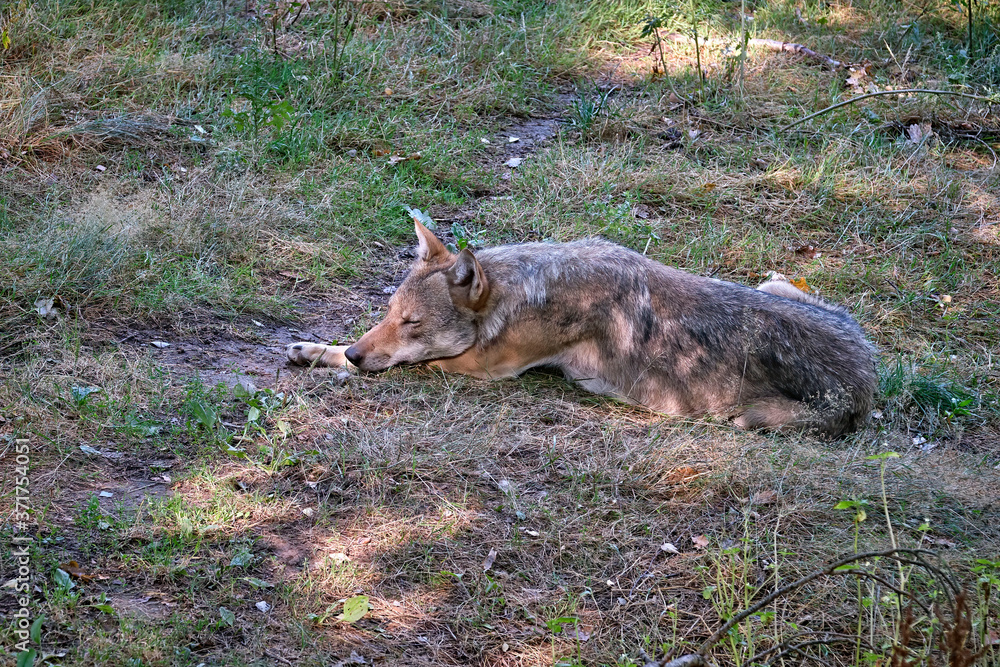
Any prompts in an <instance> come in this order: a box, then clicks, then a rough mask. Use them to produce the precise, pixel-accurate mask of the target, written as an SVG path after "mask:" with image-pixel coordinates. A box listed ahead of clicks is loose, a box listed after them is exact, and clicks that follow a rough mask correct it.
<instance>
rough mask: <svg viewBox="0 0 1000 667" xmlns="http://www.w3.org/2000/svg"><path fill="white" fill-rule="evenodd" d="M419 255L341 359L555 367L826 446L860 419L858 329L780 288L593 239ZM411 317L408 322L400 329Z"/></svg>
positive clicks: (653, 400)
mask: <svg viewBox="0 0 1000 667" xmlns="http://www.w3.org/2000/svg"><path fill="white" fill-rule="evenodd" d="M420 231H421V230H420V229H419V228H418V233H419V232H420ZM423 231H424V232H426V230H423ZM428 234H429V233H428ZM429 241H430V243H431V244H433V242H434V240H433V239H429ZM425 246H426V242H425V241H424V240H423V239H422V240H421V255H420V257H421V258H420V259H418V260H417V263H416V264H415V265H414V268H413V270H412V271H411V273H410V275H409V276H408V277H407V278H406V280H405V281H404V282H403V284H402V285H401V286H400V287H399V289H398V290H397V291H396V293H395V295H394V296H393V299H392V300H391V301H390V313H389V315H387V319H386V322H384V323H383V324H382V325H379V327H376V328H375V329H373V330H372V331H371V332H370V333H369V334H366V336H365V337H364V338H362V339H361V340H360V341H359V342H358V343H356V344H355V345H354V346H352V347H351V348H350V349H348V350H347V352H346V354H347V358H348V359H349V360H350V361H351V362H353V363H355V364H357V365H358V366H359V367H361V368H362V369H364V370H380V369H381V368H385V367H387V366H389V365H393V364H396V363H405V362H418V361H433V363H435V364H437V365H440V366H441V367H442V368H444V369H445V370H454V371H456V372H466V373H471V374H474V375H478V376H480V377H496V376H503V375H511V374H517V373H520V372H523V371H524V370H526V369H527V368H531V367H534V366H543V365H544V366H554V367H557V368H559V369H561V370H562V371H563V372H564V373H565V375H566V376H567V377H568V378H570V379H572V380H575V381H577V382H579V383H580V384H581V386H583V387H584V388H587V389H589V390H591V391H596V392H598V393H605V394H610V395H613V396H616V397H618V398H620V399H622V400H626V401H629V402H633V403H637V404H640V405H644V406H646V407H648V408H650V409H652V410H656V411H660V412H665V413H668V414H676V415H700V414H705V413H711V414H716V415H720V416H725V417H729V418H732V419H734V421H735V422H736V423H737V424H738V425H739V426H741V427H746V428H756V427H766V428H786V429H787V428H791V429H802V430H809V431H813V432H817V433H819V434H822V435H825V436H828V437H836V436H839V435H841V434H843V433H846V432H849V431H853V430H856V429H857V428H859V427H860V426H862V425H863V424H864V423H865V422H866V421H867V419H868V417H869V414H870V412H871V408H872V401H873V396H874V392H875V387H876V376H875V368H874V356H873V355H874V351H873V348H872V347H871V345H869V343H868V342H867V341H866V340H865V337H864V334H863V332H862V330H861V327H860V326H858V324H857V322H855V321H854V320H853V319H852V318H851V316H850V315H849V314H848V313H847V311H846V310H845V309H843V308H841V307H839V306H834V305H831V304H828V303H826V302H825V301H823V300H822V299H819V298H817V297H815V296H811V295H807V294H804V293H802V292H799V291H798V290H797V289H795V288H794V287H793V286H791V285H789V284H787V283H782V282H781V281H776V280H772V281H769V282H767V283H765V284H764V285H762V286H761V289H759V290H755V289H752V288H750V287H745V286H743V285H737V284H735V283H730V282H724V281H721V280H715V279H711V278H704V277H700V276H696V275H693V274H690V273H686V272H684V271H679V270H677V269H672V268H669V267H666V266H664V265H662V264H659V263H657V262H654V261H652V260H650V259H648V258H646V257H644V256H642V255H639V254H638V253H635V252H633V251H631V250H628V249H625V248H622V247H620V246H617V245H614V244H612V243H609V242H607V241H603V240H598V239H587V240H582V241H576V242H573V243H565V244H546V243H527V244H522V245H512V246H500V247H496V248H490V249H487V250H482V251H480V252H478V253H476V255H475V258H474V259H473V258H472V256H471V255H468V256H465V255H462V256H457V257H456V256H454V255H450V254H446V253H442V252H441V250H443V248H439V249H438V250H437V253H438V254H436V255H433V253H434V252H435V250H434V249H431V250H428V249H427V247H425ZM427 257H431V259H430V260H428V259H426V258H427ZM475 260H478V271H479V273H474V271H473V270H474V269H477V265H476V262H475ZM470 272H471V273H470ZM477 276H478V277H477ZM470 285H471V287H470ZM477 286H478V291H474V293H473V296H472V297H469V295H468V293H467V292H468V290H470V289H473V290H476V288H477ZM480 295H481V296H482V299H480ZM470 299H471V301H470ZM470 303H471V304H473V305H469V304H470ZM404 311H405V312H404ZM414 313H415V315H414ZM412 317H417V318H418V319H420V320H421V323H420V324H418V325H413V326H412V330H411V329H408V328H406V327H410V326H411V325H408V324H407V325H405V326H404V324H405V322H404V320H406V319H407V318H412ZM393 318H395V320H394V321H395V322H397V323H395V324H391V323H389V320H391V319H393ZM383 327H385V328H384V329H383V330H382V331H379V330H380V329H381V328H383ZM389 328H392V331H391V334H387V333H386V331H388V330H389ZM390 335H391V340H390V338H389V336H390ZM387 341H388V342H387ZM470 355H471V357H470ZM512 356H514V357H516V359H517V360H516V361H514V362H507V361H504V362H503V363H501V362H500V361H497V360H509V359H511V357H512ZM470 358H471V359H472V363H473V364H478V365H477V366H474V367H470V365H469V364H470V361H469V359H470ZM491 364H494V366H495V367H492V368H491ZM470 368H471V370H470Z"/></svg>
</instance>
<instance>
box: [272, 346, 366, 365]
mask: <svg viewBox="0 0 1000 667" xmlns="http://www.w3.org/2000/svg"><path fill="white" fill-rule="evenodd" d="M347 347H348V346H347V345H321V344H319V343H291V344H289V345H287V346H286V347H285V355H286V356H287V357H288V360H289V361H290V362H292V363H293V364H298V365H300V366H312V365H316V366H347V367H353V366H352V364H351V363H350V362H349V361H347V357H345V356H344V350H346V349H347Z"/></svg>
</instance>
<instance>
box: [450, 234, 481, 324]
mask: <svg viewBox="0 0 1000 667" xmlns="http://www.w3.org/2000/svg"><path fill="white" fill-rule="evenodd" d="M445 275H446V276H447V277H448V287H449V288H450V291H451V299H452V301H453V302H454V303H455V305H456V306H464V307H465V308H469V309H471V310H480V309H481V308H482V307H483V306H485V305H486V298H487V297H488V296H489V295H490V284H489V282H488V281H487V280H486V274H485V273H483V266H482V265H481V264H480V263H479V260H478V259H476V256H475V255H473V254H472V251H470V250H469V249H468V248H465V249H464V250H462V252H460V253H458V257H457V258H456V259H455V264H454V265H453V266H452V267H451V268H450V269H448V272H447V273H446V274H445Z"/></svg>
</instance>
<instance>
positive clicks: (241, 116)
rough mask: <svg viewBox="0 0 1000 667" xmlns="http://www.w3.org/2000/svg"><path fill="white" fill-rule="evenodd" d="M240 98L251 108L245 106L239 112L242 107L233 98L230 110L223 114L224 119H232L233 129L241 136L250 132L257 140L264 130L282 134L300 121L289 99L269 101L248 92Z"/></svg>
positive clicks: (243, 93) (230, 100)
mask: <svg viewBox="0 0 1000 667" xmlns="http://www.w3.org/2000/svg"><path fill="white" fill-rule="evenodd" d="M239 97H240V98H242V99H243V100H245V101H246V104H249V108H245V107H246V104H244V105H242V106H243V107H244V108H242V109H241V110H239V111H237V110H236V109H237V107H239V106H241V105H239V104H237V98H236V97H232V96H231V97H230V98H229V108H228V109H226V110H225V111H223V112H222V117H223V118H228V119H230V120H231V121H232V124H233V128H234V129H235V130H236V131H237V132H239V133H240V134H244V133H247V132H249V133H250V135H251V136H252V137H253V138H255V139H256V138H257V137H259V136H260V133H261V130H263V129H271V130H273V131H275V132H281V131H282V130H283V129H284V128H285V127H286V126H287V125H289V124H294V122H296V120H297V119H298V117H297V115H296V113H295V108H294V107H293V106H292V103H291V102H290V101H288V100H287V99H284V100H273V101H267V100H266V99H264V98H262V97H259V96H258V95H255V94H253V93H251V92H250V91H248V90H244V91H243V92H242V93H241V94H240V95H239Z"/></svg>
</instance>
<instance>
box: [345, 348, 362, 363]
mask: <svg viewBox="0 0 1000 667" xmlns="http://www.w3.org/2000/svg"><path fill="white" fill-rule="evenodd" d="M344 356H345V357H347V360H348V361H349V362H351V363H352V364H354V365H355V366H359V367H360V366H361V360H362V359H364V358H365V355H363V354H361V353H360V352H358V350H357V348H355V347H354V346H353V345H352V346H350V347H349V348H347V349H346V350H344Z"/></svg>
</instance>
